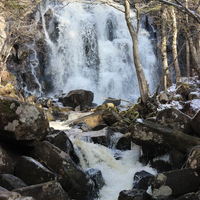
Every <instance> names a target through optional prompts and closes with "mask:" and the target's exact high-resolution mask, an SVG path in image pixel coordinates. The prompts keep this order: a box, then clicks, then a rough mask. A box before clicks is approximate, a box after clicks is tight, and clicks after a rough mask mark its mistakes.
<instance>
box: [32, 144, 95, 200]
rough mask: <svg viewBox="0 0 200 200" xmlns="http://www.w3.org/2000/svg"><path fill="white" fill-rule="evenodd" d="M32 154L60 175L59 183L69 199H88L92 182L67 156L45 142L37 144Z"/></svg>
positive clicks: (92, 185)
mask: <svg viewBox="0 0 200 200" xmlns="http://www.w3.org/2000/svg"><path fill="white" fill-rule="evenodd" d="M32 154H33V155H35V156H36V157H37V158H39V159H40V160H41V161H43V162H44V163H45V164H46V165H47V166H48V167H49V168H50V169H51V170H53V171H54V172H55V173H57V174H58V175H60V180H59V182H60V183H61V185H62V187H63V189H64V190H65V191H66V192H67V193H68V194H69V196H70V197H71V198H74V199H77V200H84V199H85V200H86V199H88V196H89V195H90V192H91V191H92V190H93V188H94V182H93V181H92V180H91V179H90V177H89V176H88V175H87V174H86V173H85V172H84V171H83V170H82V169H81V168H80V167H79V166H78V165H76V164H75V163H74V162H73V160H72V159H71V158H70V156H69V155H68V154H66V153H65V152H64V151H61V150H60V149H59V148H57V147H56V146H54V145H53V144H51V143H49V142H47V141H44V142H41V143H39V144H37V145H36V147H35V149H34V150H33V152H32Z"/></svg>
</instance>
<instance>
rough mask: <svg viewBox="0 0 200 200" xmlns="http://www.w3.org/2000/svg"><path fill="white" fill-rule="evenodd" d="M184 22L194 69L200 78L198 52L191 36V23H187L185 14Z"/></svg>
mask: <svg viewBox="0 0 200 200" xmlns="http://www.w3.org/2000/svg"><path fill="white" fill-rule="evenodd" d="M183 21H184V28H185V33H186V37H187V38H188V43H189V48H190V52H191V55H192V59H193V61H194V65H193V66H194V69H195V71H196V72H197V74H198V76H199V77H200V59H199V56H198V53H197V50H196V48H195V45H194V42H193V39H192V37H191V36H190V27H189V23H187V21H186V16H185V14H183Z"/></svg>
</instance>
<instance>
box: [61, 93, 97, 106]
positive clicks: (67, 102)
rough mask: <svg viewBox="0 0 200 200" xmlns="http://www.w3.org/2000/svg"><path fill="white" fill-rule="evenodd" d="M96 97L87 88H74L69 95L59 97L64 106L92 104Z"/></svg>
mask: <svg viewBox="0 0 200 200" xmlns="http://www.w3.org/2000/svg"><path fill="white" fill-rule="evenodd" d="M93 98H94V94H93V92H91V91H87V90H72V91H70V92H69V93H68V94H67V95H65V96H61V97H59V102H61V103H62V104H63V106H71V107H72V108H75V107H76V106H79V105H80V106H86V105H87V106H91V104H92V101H93Z"/></svg>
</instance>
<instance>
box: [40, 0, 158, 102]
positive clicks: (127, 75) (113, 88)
mask: <svg viewBox="0 0 200 200" xmlns="http://www.w3.org/2000/svg"><path fill="white" fill-rule="evenodd" d="M49 9H50V10H51V12H52V13H53V15H52V18H51V22H47V20H45V13H46V12H47V10H49ZM42 10H43V11H42V12H43V27H44V29H45V36H46V41H47V44H48V46H49V54H50V56H49V57H50V60H49V66H48V67H47V68H46V71H45V73H46V77H48V79H50V81H49V80H48V82H51V83H52V85H51V86H49V88H50V89H49V91H50V92H51V94H55V92H56V91H58V90H63V91H64V92H65V93H68V92H69V91H70V90H74V89H85V90H90V91H92V92H93V93H94V102H95V103H98V104H101V103H102V102H103V100H102V99H101V97H105V98H106V97H113V98H121V99H126V100H129V101H132V102H135V101H136V100H137V98H138V97H139V96H140V95H139V86H138V81H137V76H136V72H135V67H134V61H133V53H132V40H131V37H130V33H129V31H128V28H127V25H126V21H125V16H124V13H123V12H121V11H119V10H117V9H115V8H113V7H111V6H108V5H104V4H101V5H98V4H96V5H94V4H84V3H68V4H67V2H65V3H63V4H61V3H59V4H57V5H55V4H54V5H50V4H49V5H46V6H45V7H43V8H42ZM131 17H132V19H133V23H134V24H135V23H136V22H135V20H134V19H135V14H134V13H131ZM47 23H49V24H47ZM52 33H53V34H52ZM138 39H139V55H140V58H141V63H142V66H143V68H144V72H145V75H146V78H147V81H148V83H149V84H150V91H153V89H154V82H153V80H155V77H154V76H155V71H154V66H155V63H156V58H155V55H154V53H153V46H152V44H151V40H150V38H149V34H148V32H147V31H145V30H144V29H142V28H140V33H139V38H138Z"/></svg>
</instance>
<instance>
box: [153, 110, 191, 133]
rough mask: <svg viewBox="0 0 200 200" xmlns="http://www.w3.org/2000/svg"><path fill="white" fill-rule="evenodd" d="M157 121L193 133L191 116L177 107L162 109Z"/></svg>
mask: <svg viewBox="0 0 200 200" xmlns="http://www.w3.org/2000/svg"><path fill="white" fill-rule="evenodd" d="M156 119H157V122H158V123H159V124H161V125H164V126H167V127H169V128H171V129H174V130H178V131H182V132H184V133H187V134H189V133H191V132H192V129H191V125H190V121H191V118H190V117H189V116H187V115H185V114H184V113H182V112H180V111H179V110H177V109H175V108H168V109H164V110H161V111H160V112H158V115H157V118H156Z"/></svg>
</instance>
